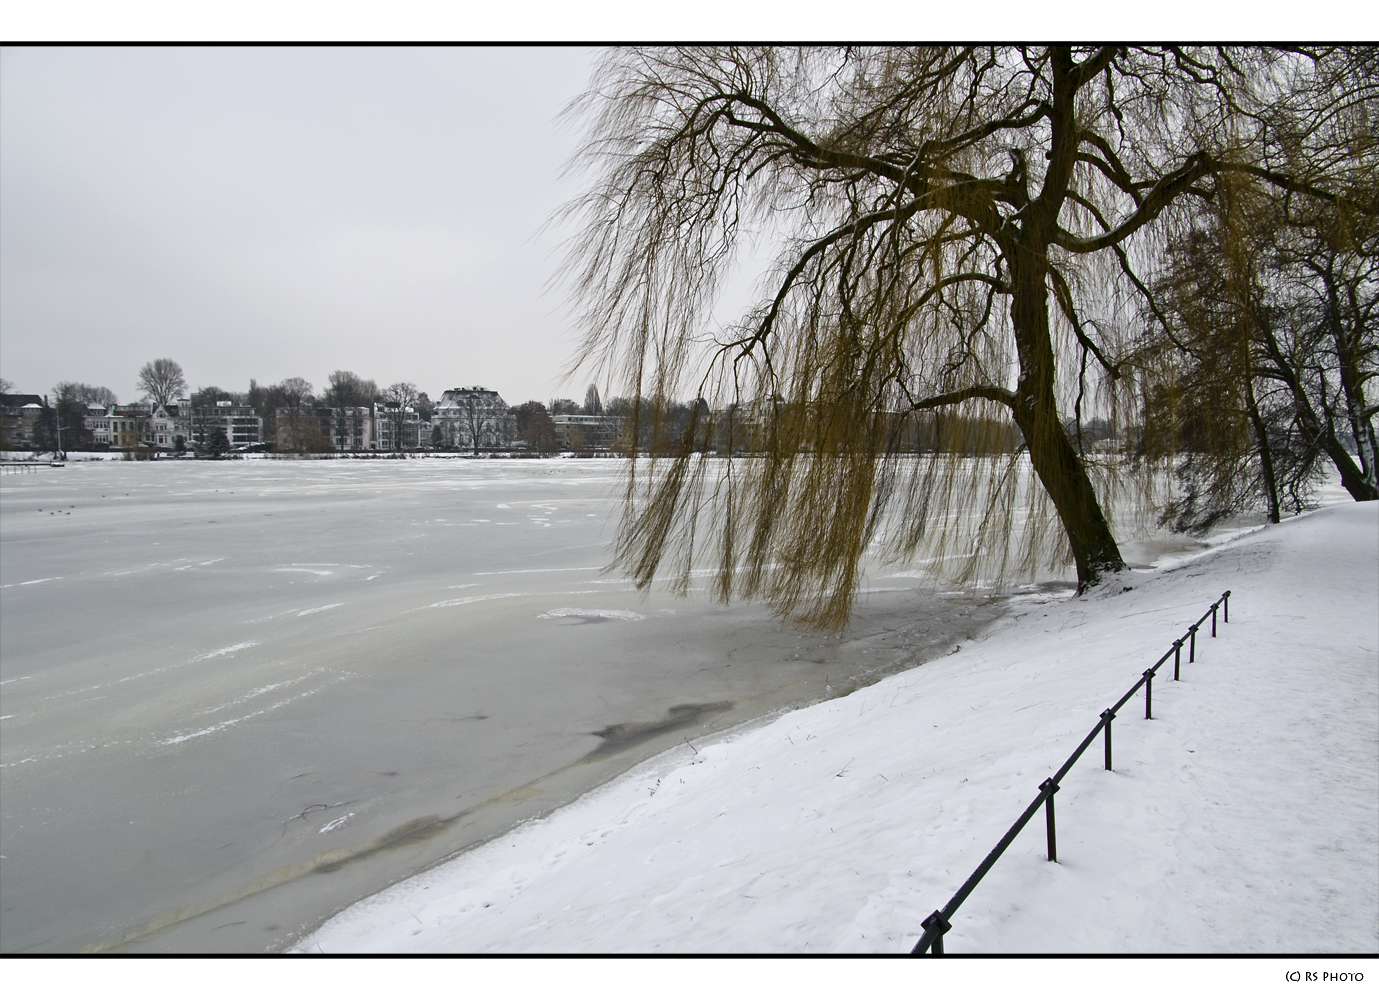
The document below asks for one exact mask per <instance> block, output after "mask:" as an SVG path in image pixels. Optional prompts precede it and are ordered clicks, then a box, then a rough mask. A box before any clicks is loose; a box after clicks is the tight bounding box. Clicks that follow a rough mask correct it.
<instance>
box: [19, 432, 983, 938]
mask: <svg viewBox="0 0 1379 1000" xmlns="http://www.w3.org/2000/svg"><path fill="white" fill-rule="evenodd" d="M619 471H620V466H619V464H618V463H617V462H613V461H599V460H594V461H530V460H528V461H459V460H449V461H443V460H424V461H417V460H413V461H406V462H397V461H373V462H342V461H336V462H280V461H242V462H221V463H210V462H198V463H192V462H155V463H143V462H91V463H70V464H68V465H67V466H66V467H64V468H46V467H45V468H43V469H41V470H39V471H38V472H36V473H33V474H30V475H25V476H7V477H5V479H4V480H3V482H0V550H2V551H3V559H0V588H3V589H0V618H3V624H4V627H3V630H2V631H0V685H2V686H0V699H2V702H0V708H2V709H3V711H0V714H3V716H4V718H3V719H2V720H0V723H2V724H3V729H2V730H0V736H3V741H2V742H0V854H3V855H4V858H3V860H2V861H0V892H2V894H3V907H4V912H3V918H0V950H3V951H5V952H25V951H28V952H32V951H75V950H80V949H84V948H93V949H101V948H121V947H123V948H126V949H129V950H141V949H146V950H158V951H186V950H192V951H245V950H262V949H274V948H281V947H284V946H286V945H287V944H289V943H291V942H292V941H293V940H295V939H296V938H297V937H298V936H299V935H300V934H301V933H302V932H303V931H304V930H306V929H308V928H310V927H314V926H315V925H316V924H317V923H319V922H320V921H321V920H322V919H323V918H325V917H327V916H329V915H330V914H332V913H334V912H336V911H338V910H339V909H341V908H342V907H344V906H346V905H347V904H349V903H351V902H353V901H354V900H356V899H359V898H360V897H362V896H365V895H367V894H369V893H370V892H374V891H376V890H378V889H380V888H382V887H385V886H387V885H389V884H391V883H393V882H395V881H397V880H398V879H401V878H403V877H406V876H408V875H411V874H413V873H415V872H417V871H419V870H421V869H423V868H425V867H427V866H428V865H431V864H433V863H434V862H436V861H438V860H439V859H442V858H444V857H446V856H448V855H450V854H452V853H454V852H455V851H458V850H460V849H462V848H465V847H466V846H468V845H472V844H474V843H477V842H480V841H483V840H485V839H486V838H489V837H492V836H494V835H497V834H499V833H501V832H502V831H504V830H506V829H508V828H510V827H511V826H512V825H513V824H515V823H517V822H519V821H521V820H523V819H526V818H528V817H532V816H537V815H540V814H542V813H544V812H546V811H548V810H549V809H551V808H552V807H554V806H556V805H558V804H560V803H563V802H567V801H569V800H571V799H573V798H574V797H576V796H577V795H579V794H580V793H582V792H584V791H586V790H588V789H590V788H593V787H596V786H597V785H599V784H600V783H602V782H604V781H606V780H608V779H609V778H610V777H613V776H615V775H617V774H618V773H621V772H622V771H624V770H626V769H627V768H628V767H629V766H631V765H632V764H635V763H636V762H637V761H639V760H641V759H643V758H645V757H647V756H649V755H652V754H654V753H657V752H659V751H661V750H663V749H665V748H666V747H669V746H672V745H675V744H678V743H680V741H681V740H682V739H686V738H688V739H690V740H691V741H697V739H698V737H699V736H700V735H702V734H704V733H706V732H709V731H714V730H722V729H725V728H727V727H730V726H733V725H735V724H738V723H740V722H743V721H744V720H747V719H751V718H754V717H757V716H762V715H766V714H769V713H771V712H775V711H778V710H780V709H783V708H788V707H791V706H797V705H805V704H809V703H812V702H814V701H817V700H818V699H821V698H824V697H826V696H827V695H828V694H830V693H832V694H842V693H846V692H847V691H849V690H852V689H853V688H854V687H856V686H858V685H863V684H867V683H870V682H871V681H874V680H875V679H876V678H878V677H880V676H883V675H885V674H886V673H888V672H892V671H894V670H895V669H897V668H899V667H901V666H903V665H906V664H911V663H915V662H919V661H922V660H923V659H925V658H927V657H931V656H933V655H937V654H940V653H944V652H947V651H949V650H951V649H952V648H953V646H954V645H955V644H957V643H965V642H967V641H968V639H969V637H970V636H973V635H975V634H977V633H978V632H979V631H980V629H981V628H983V627H984V626H985V625H986V624H987V623H989V622H991V621H992V620H994V619H995V618H997V617H998V616H999V615H1000V614H1001V613H1002V606H1001V605H999V604H990V603H987V602H983V601H979V600H965V599H961V598H959V599H952V600H950V599H944V598H938V597H933V596H927V595H926V594H925V592H924V591H921V590H908V589H900V590H894V591H893V590H889V589H886V590H885V592H881V593H874V594H870V595H868V596H866V597H865V598H864V600H863V602H862V603H861V604H860V605H859V608H858V613H857V616H856V619H855V622H854V624H853V625H852V627H851V628H850V629H849V630H848V632H847V633H846V634H844V635H843V636H818V635H812V634H810V635H804V634H801V633H799V632H798V631H795V630H792V629H788V628H787V629H782V628H781V627H780V626H779V623H778V622H776V621H775V620H774V619H773V618H772V617H771V616H770V614H769V613H768V612H767V610H766V609H764V608H762V607H760V606H754V605H734V606H732V607H730V608H725V607H723V606H720V605H715V604H712V603H711V602H710V601H709V600H708V599H707V596H706V593H705V592H703V591H696V592H694V593H692V594H691V596H690V597H689V598H688V599H685V600H681V599H675V598H671V597H669V596H667V595H664V594H660V593H653V594H652V595H650V597H649V598H645V599H644V598H643V597H642V596H641V595H638V594H636V593H635V592H634V591H632V590H631V589H630V587H629V585H628V584H627V583H626V581H624V580H622V579H621V578H619V577H617V576H616V575H608V576H605V575H602V574H601V573H600V571H599V570H600V567H602V566H603V565H604V564H605V561H606V560H607V559H608V545H609V543H610V541H611V540H612V535H613V532H614V530H615V527H616V497H617V496H618V490H617V484H618V481H619ZM500 505H505V506H500ZM58 508H61V509H62V510H63V511H65V512H67V516H64V517H50V516H49V515H48V514H47V513H46V511H49V510H54V509H58ZM897 582H898V581H897ZM916 582H918V581H916ZM885 583H890V581H885ZM686 706H690V708H686ZM600 734H603V735H600ZM610 734H612V735H610ZM619 734H620V735H619ZM346 818H347V819H348V822H343V823H337V821H340V820H343V819H346ZM333 824H334V825H333ZM323 828H324V829H323Z"/></svg>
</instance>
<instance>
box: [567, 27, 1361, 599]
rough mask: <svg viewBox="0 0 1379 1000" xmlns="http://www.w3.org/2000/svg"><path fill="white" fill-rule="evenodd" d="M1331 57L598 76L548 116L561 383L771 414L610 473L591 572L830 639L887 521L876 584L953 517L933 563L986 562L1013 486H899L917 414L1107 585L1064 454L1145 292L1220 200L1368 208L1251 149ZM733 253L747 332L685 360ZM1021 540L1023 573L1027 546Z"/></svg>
mask: <svg viewBox="0 0 1379 1000" xmlns="http://www.w3.org/2000/svg"><path fill="white" fill-rule="evenodd" d="M1337 58H1339V57H1338V56H1336V55H1335V53H1333V52H1331V51H1316V52H1291V53H1281V52H1273V51H1266V50H1263V49H1219V48H1217V49H1203V48H1198V49H1186V48H1181V47H1168V48H1155V49H1150V48H1140V47H1134V48H1131V47H1120V46H1102V47H1074V46H1041V47H1032V46H1011V47H962V48H958V47H936V48H922V49H897V48H890V49H880V50H860V49H846V50H839V51H831V50H823V49H803V50H785V49H778V48H769V49H746V48H715V49H701V48H682V49H675V50H651V51H633V50H618V51H615V52H612V53H610V54H608V55H607V56H606V57H605V58H604V61H603V63H602V65H601V67H600V69H599V70H598V71H597V74H596V77H595V80H594V82H593V84H592V85H591V87H590V89H589V91H588V92H587V94H586V96H585V98H584V99H583V100H582V102H580V103H579V104H578V105H577V111H578V112H581V113H583V114H584V115H585V116H586V117H587V119H588V120H589V123H590V125H589V127H590V135H589V142H588V145H587V147H586V155H585V164H586V165H587V166H589V167H590V168H591V169H592V170H593V171H594V172H595V175H596V181H595V183H594V184H593V186H592V188H591V189H590V190H589V191H588V193H587V194H586V195H585V196H584V197H583V198H581V199H579V200H578V201H576V202H575V203H574V204H573V205H572V206H571V207H570V209H569V211H570V214H571V215H573V216H574V217H576V218H577V219H578V220H579V221H580V222H581V223H582V231H581V235H580V236H579V238H578V239H577V240H576V241H575V243H574V244H573V248H572V251H571V256H570V258H569V264H568V268H569V270H568V275H569V278H570V281H571V283H572V285H573V287H574V289H575V291H576V292H577V294H578V296H579V297H580V300H581V302H582V306H583V312H582V320H583V324H584V328H585V330H586V331H587V334H586V341H585V346H584V351H583V353H582V354H581V355H580V357H579V358H578V362H579V363H584V362H589V363H591V364H593V365H594V366H595V367H597V368H598V369H600V370H607V371H609V372H610V373H611V374H612V375H613V377H614V378H616V379H618V380H620V381H622V382H623V383H624V384H625V386H626V388H627V389H628V390H629V395H631V396H632V397H633V398H634V399H641V398H643V395H645V396H647V397H649V398H653V399H670V398H673V397H674V396H675V395H676V394H677V393H678V392H679V391H680V390H681V388H682V387H683V386H684V385H685V384H686V382H687V381H691V382H692V381H697V382H698V386H699V393H698V394H699V395H703V396H706V397H707V398H708V399H709V401H710V402H711V403H712V404H713V409H712V410H710V411H709V416H708V417H707V418H706V419H709V420H712V419H713V416H712V414H722V413H732V412H734V409H733V406H734V404H737V405H739V406H749V407H751V406H755V407H759V408H760V407H765V406H766V405H767V403H768V401H770V400H774V399H777V398H779V399H783V400H785V401H786V402H785V403H784V404H782V405H779V406H776V407H775V415H774V417H773V419H772V421H771V422H770V424H769V426H770V428H771V430H770V434H769V436H768V437H769V440H768V441H767V442H766V447H765V450H764V451H763V452H762V453H760V454H759V456H758V457H756V458H753V459H749V460H746V461H743V462H727V463H725V464H723V465H721V466H718V467H712V466H710V465H708V464H707V459H706V458H705V457H703V455H702V453H698V452H695V451H694V450H693V447H692V446H693V442H694V441H696V440H700V439H702V438H703V436H704V432H703V427H702V426H697V425H698V424H699V423H700V421H699V420H692V421H690V423H689V425H688V426H687V428H686V431H685V433H684V434H683V436H682V439H681V442H682V443H681V446H680V448H679V451H678V453H677V454H676V455H674V456H673V457H672V458H671V459H670V462H669V467H668V468H667V466H666V463H659V464H654V465H653V466H652V468H651V472H650V473H648V474H647V475H645V476H642V474H641V473H639V472H638V471H637V467H636V466H635V465H633V466H630V470H631V471H630V472H629V479H628V492H627V501H628V502H627V505H626V507H625V517H624V521H623V528H622V532H621V535H620V540H619V547H618V559H619V561H620V562H621V564H622V565H624V566H625V567H627V568H628V569H629V570H630V571H631V572H632V574H633V576H634V577H635V578H636V580H637V582H638V584H639V585H640V586H643V587H645V586H648V585H649V584H650V582H651V580H652V579H653V577H654V575H655V574H656V572H657V569H658V567H659V566H660V565H661V564H662V562H663V561H665V560H669V561H670V563H671V566H672V567H673V577H674V579H675V580H676V581H677V582H678V583H679V584H680V585H682V586H687V585H688V581H689V579H690V578H689V575H688V574H689V569H690V565H691V563H692V562H693V561H694V556H695V549H696V546H697V547H699V548H703V547H704V546H706V545H708V546H710V547H711V548H713V549H714V550H715V552H716V555H715V560H716V562H717V565H718V567H719V569H718V573H717V576H716V582H715V586H716V591H717V594H718V595H719V596H720V597H722V598H724V599H726V598H727V597H729V596H730V595H732V594H738V595H741V596H749V597H750V596H764V597H767V598H769V599H770V600H772V601H773V603H774V604H775V605H776V607H777V608H778V610H780V611H782V612H784V613H787V614H792V615H797V616H800V617H804V618H807V619H809V620H812V621H813V622H815V623H817V624H820V625H825V626H835V625H837V624H839V623H841V622H842V621H843V620H845V619H846V616H847V614H848V612H849V610H850V607H851V601H852V596H853V593H854V591H855V587H856V583H857V580H858V574H859V565H860V560H861V557H862V555H863V553H864V552H865V551H866V550H867V547H868V545H869V543H870V542H871V541H872V540H873V538H874V537H876V534H877V532H878V531H879V530H881V529H882V527H883V526H887V525H891V522H892V521H893V522H894V524H893V525H891V527H892V528H893V530H890V533H889V534H888V535H887V542H888V545H889V548H888V550H887V551H888V552H889V553H890V554H891V555H892V556H893V557H895V558H901V557H905V556H909V555H912V554H913V553H914V552H915V551H916V550H917V548H918V546H919V545H920V543H921V541H926V540H927V539H929V538H931V537H933V536H935V535H937V536H939V538H940V539H941V540H942V539H945V538H949V537H957V536H956V535H954V533H953V532H952V531H951V530H950V529H951V528H952V527H953V525H956V524H959V523H960V521H961V520H962V519H961V518H957V519H954V518H951V515H950V514H948V513H946V512H949V511H951V510H952V509H953V507H954V506H955V505H956V506H957V507H960V508H961V507H965V506H970V505H972V504H979V505H983V506H985V508H986V509H987V516H986V517H985V518H984V519H981V520H980V522H979V534H980V536H981V537H979V538H978V539H976V540H969V541H968V542H967V543H964V546H963V549H962V550H961V551H969V550H968V549H967V548H966V546H967V544H974V545H975V547H974V548H972V549H971V550H970V551H976V550H977V549H978V548H980V547H981V545H982V544H984V545H985V546H986V548H987V549H988V550H989V551H992V552H997V553H1003V552H1004V551H1005V544H1006V539H1007V538H1008V537H1009V534H1010V533H1009V530H1008V528H1009V525H1010V523H1011V517H1012V516H1013V512H1012V507H1013V505H1014V503H1015V502H1016V499H1017V498H1018V497H1020V496H1021V493H1020V491H1019V489H1017V486H1018V484H1019V483H1020V481H1021V479H1020V474H1019V468H1018V461H1015V462H1008V463H1007V464H1006V465H1005V467H1004V468H1003V469H1001V468H996V467H995V466H993V464H992V462H972V461H968V460H967V459H966V457H965V456H962V455H957V454H952V453H950V454H946V455H945V454H939V455H932V456H927V457H925V458H923V459H920V460H909V461H908V462H907V461H906V460H904V459H903V458H902V455H901V453H899V452H898V451H897V450H895V449H893V448H890V447H888V441H889V439H890V437H891V435H892V434H893V433H894V428H895V427H897V426H898V425H899V424H902V423H903V421H898V420H897V419H896V417H897V415H902V416H903V415H907V414H908V415H918V414H923V413H927V412H931V411H948V412H957V413H960V414H965V415H966V416H968V417H971V418H990V421H991V423H990V425H991V426H1000V424H1001V423H1002V422H1005V423H1007V424H1008V423H1009V422H1013V423H1014V425H1015V426H1016V427H1017V428H1018V430H1019V433H1020V435H1021V437H1022V438H1023V445H1022V448H1021V452H1022V457H1021V459H1020V460H1019V461H1023V460H1024V458H1023V456H1027V461H1028V464H1029V467H1030V468H1031V469H1032V472H1033V477H1034V480H1035V481H1036V482H1037V484H1038V487H1037V488H1036V489H1035V490H1034V491H1033V492H1030V493H1028V494H1027V496H1028V498H1029V500H1028V502H1030V503H1032V504H1033V505H1034V509H1033V510H1032V511H1031V514H1032V515H1033V516H1032V521H1033V523H1034V524H1036V525H1038V524H1042V523H1054V524H1057V525H1059V526H1060V527H1061V529H1062V531H1061V535H1062V539H1063V540H1064V541H1065V542H1066V546H1067V549H1066V551H1068V553H1069V554H1070V555H1071V558H1072V561H1073V562H1074V563H1075V564H1076V568H1077V575H1078V580H1079V584H1080V586H1081V587H1083V588H1085V587H1087V586H1090V585H1091V584H1093V583H1095V582H1096V581H1097V580H1098V579H1100V578H1101V577H1102V576H1103V574H1105V573H1107V572H1112V571H1116V570H1119V569H1121V568H1123V567H1124V561H1123V559H1122V558H1121V554H1120V551H1119V548H1118V546H1117V544H1116V540H1115V538H1114V536H1113V534H1112V531H1111V528H1110V525H1109V523H1108V520H1107V517H1106V515H1105V512H1104V503H1105V501H1106V500H1107V499H1108V497H1109V496H1110V493H1111V491H1112V488H1113V485H1114V483H1115V482H1116V475H1115V473H1116V471H1117V469H1116V468H1115V467H1113V464H1112V463H1111V461H1110V458H1109V457H1107V450H1106V448H1105V447H1104V446H1103V447H1102V448H1101V450H1100V452H1099V453H1098V452H1095V451H1093V450H1092V449H1088V448H1085V447H1083V443H1082V441H1081V440H1080V437H1079V435H1078V434H1076V433H1073V434H1070V433H1069V430H1068V429H1069V427H1071V428H1073V429H1074V430H1076V429H1077V428H1080V427H1081V426H1082V424H1083V420H1084V414H1085V413H1087V412H1088V411H1095V412H1096V413H1097V414H1098V415H1100V416H1103V417H1104V418H1105V419H1107V420H1108V421H1110V422H1111V424H1112V425H1113V426H1118V425H1119V423H1120V421H1121V420H1122V419H1123V418H1124V417H1125V416H1126V415H1127V413H1131V414H1132V413H1133V406H1134V405H1135V400H1136V399H1137V398H1139V393H1138V382H1137V375H1136V372H1135V371H1134V370H1133V368H1130V367H1127V366H1125V365H1123V364H1122V355H1124V354H1126V353H1127V352H1128V346H1129V341H1130V338H1131V337H1132V336H1133V334H1134V332H1135V329H1136V323H1135V322H1134V320H1135V319H1136V316H1137V314H1138V313H1139V312H1141V311H1145V310H1152V301H1151V300H1150V299H1149V297H1148V295H1147V292H1148V289H1147V287H1146V284H1145V280H1144V276H1143V272H1144V267H1145V264H1146V263H1147V262H1149V261H1152V260H1153V254H1154V250H1155V248H1156V246H1157V245H1158V244H1159V243H1161V242H1162V240H1163V238H1164V236H1165V234H1166V233H1167V232H1170V231H1171V230H1172V228H1173V226H1174V225H1176V224H1191V221H1192V218H1191V210H1190V209H1189V207H1188V206H1189V204H1190V203H1198V204H1200V203H1208V202H1210V201H1211V200H1212V199H1214V198H1215V195H1216V185H1217V184H1218V183H1219V181H1220V179H1221V178H1222V177H1227V176H1249V177H1254V178H1258V179H1259V180H1261V181H1262V182H1264V183H1266V184H1268V185H1271V186H1273V187H1275V188H1280V189H1286V190H1288V191H1290V192H1292V193H1293V194H1294V195H1295V196H1297V197H1300V198H1311V197H1316V198H1330V199H1331V200H1333V201H1334V200H1338V199H1339V200H1342V201H1348V203H1349V202H1354V201H1356V200H1365V199H1368V200H1370V201H1372V200H1373V192H1372V175H1370V182H1371V183H1370V185H1369V186H1368V187H1367V186H1366V184H1365V183H1364V181H1357V180H1356V178H1358V177H1360V176H1363V172H1362V171H1355V170H1350V167H1351V166H1352V164H1349V163H1348V162H1343V161H1344V157H1342V158H1340V159H1339V160H1338V159H1337V158H1335V157H1333V158H1332V159H1331V160H1329V161H1327V166H1328V169H1327V170H1326V171H1325V172H1324V173H1319V168H1317V169H1314V168H1313V167H1312V166H1310V165H1309V161H1307V160H1306V159H1302V160H1295V161H1290V160H1288V158H1287V157H1286V156H1283V155H1281V154H1282V152H1283V151H1280V150H1278V149H1276V148H1275V147H1276V146H1277V145H1278V143H1277V141H1276V132H1274V131H1270V130H1269V129H1268V128H1266V127H1265V126H1266V123H1267V119H1266V116H1267V114H1268V113H1269V109H1270V108H1271V107H1272V106H1273V105H1275V104H1276V103H1277V101H1278V99H1279V97H1280V95H1281V94H1285V93H1286V92H1290V91H1291V90H1296V89H1298V88H1299V87H1303V86H1305V85H1306V84H1307V82H1308V81H1309V80H1310V79H1311V78H1312V77H1314V76H1316V75H1317V74H1318V73H1319V72H1320V69H1319V67H1320V68H1325V67H1326V66H1328V65H1329V61H1331V62H1334V61H1335V60H1336V59H1337ZM1276 154H1278V155H1276ZM1331 168H1334V169H1331ZM748 237H750V238H753V239H756V240H773V241H774V243H773V244H770V245H774V246H776V247H777V248H778V253H777V257H776V262H775V265H774V268H773V269H772V271H771V272H770V274H769V275H767V276H765V277H764V278H763V279H762V280H763V285H762V289H763V295H762V298H761V301H760V304H759V305H758V306H757V307H756V308H755V309H753V310H752V311H751V312H750V313H749V314H748V315H746V316H745V317H744V318H743V319H742V321H741V322H740V323H738V324H737V325H735V326H733V327H731V328H729V329H727V330H725V331H723V332H722V333H721V334H719V335H718V336H717V338H716V340H715V341H714V342H713V343H709V344H707V345H705V340H704V326H705V322H706V320H707V319H708V316H709V313H710V310H711V309H712V306H713V304H714V302H715V300H716V297H717V293H718V291H719V289H720V287H721V282H722V279H723V277H724V275H725V274H726V273H727V271H728V270H729V269H730V268H731V267H732V266H733V264H734V262H735V260H736V254H737V250H738V247H739V245H740V244H741V243H742V242H743V241H744V239H746V238H748ZM639 424H640V420H639V419H636V418H634V419H633V420H632V426H633V427H637V426H639ZM971 426H986V425H985V424H983V423H982V422H981V421H980V419H977V420H976V422H974V423H973V424H971ZM727 448H728V452H729V454H731V453H732V450H733V443H732V442H731V441H729V442H728V443H727ZM945 517H949V518H950V519H949V520H948V521H947V522H946V523H945V520H944V519H945ZM1055 518H1056V520H1055ZM1024 537H1025V539H1026V543H1027V547H1026V550H1025V552H1024V554H1023V555H1024V558H1023V559H1022V561H1021V563H1020V565H1021V567H1023V568H1025V569H1030V570H1032V569H1033V565H1034V559H1035V557H1036V555H1037V554H1038V553H1039V552H1040V544H1041V539H1040V537H1039V535H1038V533H1037V532H1027V533H1026V534H1025V536H1024ZM976 543H980V544H976ZM1059 548H1062V546H1059ZM1043 552H1044V554H1045V555H1046V556H1047V553H1048V550H1047V549H1044V550H1043ZM1004 559H1005V556H1004V555H1002V556H1001V557H1000V559H999V560H998V562H999V563H1000V565H1001V566H1003V565H1004ZM968 565H969V567H971V566H975V562H969V563H968ZM999 568H1000V567H999V566H998V569H999Z"/></svg>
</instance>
